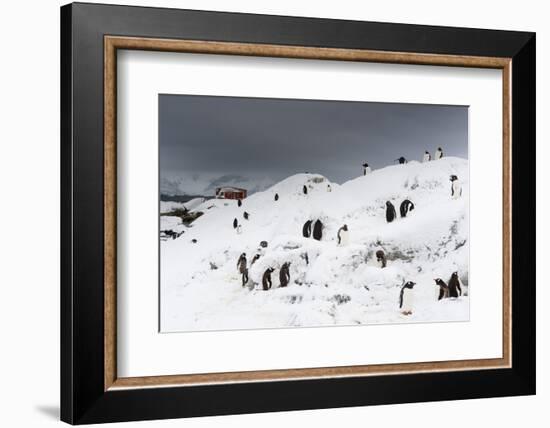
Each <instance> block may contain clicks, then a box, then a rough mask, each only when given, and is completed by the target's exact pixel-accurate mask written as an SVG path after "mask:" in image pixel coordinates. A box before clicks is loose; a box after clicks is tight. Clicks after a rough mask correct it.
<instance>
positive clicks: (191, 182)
mask: <svg viewBox="0 0 550 428" xmlns="http://www.w3.org/2000/svg"><path fill="white" fill-rule="evenodd" d="M274 183H275V182H274V181H273V180H272V179H270V178H267V177H264V178H260V179H257V178H250V177H244V176H241V175H237V174H227V175H221V176H219V175H200V174H194V175H190V176H185V177H184V176H171V177H161V179H160V193H161V195H162V197H164V198H168V197H178V198H183V197H185V198H187V200H189V199H192V198H195V197H197V196H202V197H212V196H214V195H215V192H216V188H217V187H223V186H228V187H240V188H243V189H246V190H247V191H248V194H249V195H251V194H253V193H256V192H260V191H263V190H265V189H267V188H269V187H270V186H272V185H273V184H274ZM162 197H161V199H162V200H175V199H163V198H162ZM178 202H186V201H184V200H178Z"/></svg>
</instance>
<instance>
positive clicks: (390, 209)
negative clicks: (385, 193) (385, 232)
mask: <svg viewBox="0 0 550 428" xmlns="http://www.w3.org/2000/svg"><path fill="white" fill-rule="evenodd" d="M395 217H397V214H396V213H395V207H394V206H393V204H392V203H391V202H390V201H386V221H387V222H388V223H391V222H392V221H394V220H395Z"/></svg>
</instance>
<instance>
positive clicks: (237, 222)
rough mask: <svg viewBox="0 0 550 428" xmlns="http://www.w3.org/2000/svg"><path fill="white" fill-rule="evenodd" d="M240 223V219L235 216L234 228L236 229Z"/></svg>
mask: <svg viewBox="0 0 550 428" xmlns="http://www.w3.org/2000/svg"><path fill="white" fill-rule="evenodd" d="M238 225H239V221H238V220H237V219H236V218H235V219H234V220H233V229H236V228H237V226H238Z"/></svg>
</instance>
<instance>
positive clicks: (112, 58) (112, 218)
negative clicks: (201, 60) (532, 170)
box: [104, 36, 512, 391]
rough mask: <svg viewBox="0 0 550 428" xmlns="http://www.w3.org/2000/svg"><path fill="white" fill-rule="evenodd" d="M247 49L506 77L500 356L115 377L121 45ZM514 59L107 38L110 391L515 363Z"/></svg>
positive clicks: (106, 270)
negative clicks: (457, 69)
mask: <svg viewBox="0 0 550 428" xmlns="http://www.w3.org/2000/svg"><path fill="white" fill-rule="evenodd" d="M118 49H132V50H148V51H170V52H182V53H201V54H223V55H245V56H264V57H283V58H300V59H323V60H337V61H363V62H380V63H397V64H420V65H440V66H456V67H477V68H493V69H501V70H502V81H503V88H502V90H503V115H502V117H503V122H502V125H503V136H502V137H503V141H502V144H503V218H502V220H503V255H502V256H503V311H502V313H503V324H502V334H503V342H502V343H503V349H502V358H495V359H476V360H460V361H438V362H422V363H406V364H382V365H359V366H345V367H323V368H306V369H283V370H263V371H246V372H230V373H204V374H190V375H172V376H149V377H131V378H119V377H117V367H116V360H117V358H116V355H117V350H116V343H117V333H116V331H117V321H116V298H117V296H116V294H117V293H116V271H117V265H116V251H117V246H116V236H117V234H116V224H117V219H116V212H117V211H116V189H117V181H116V180H117V178H116V177H117V171H116V164H117V161H116V153H117V150H116V129H117V126H116V123H117V122H116V121H117V118H116V87H117V83H116V82H117V71H116V70H117V50H118ZM511 82H512V61H511V59H510V58H500V57H479V56H459V55H438V54H419V53H406V52H386V51H370V50H360V49H334V48H317V47H301V46H285V45H266V44H252V43H231V42H212V41H196V40H171V39H154V38H135V37H119V36H105V37H104V390H105V391H107V390H111V389H121V388H143V387H163V386H174V385H179V386H194V385H205V384H220V383H239V382H260V381H271V380H279V381H280V380H298V379H310V378H338V377H361V376H371V375H382V374H384V375H395V374H408V373H420V372H445V371H464V370H472V369H475V370H481V369H497V368H510V367H511V366H512V364H511V363H512V351H511V349H512V318H511V317H512V310H511V308H512V301H511V295H512V290H511V287H512V285H511V284H512V203H511V200H512V199H511V198H512V164H511V159H512V157H511V156H512V155H511V151H512V142H511V138H512V137H511V136H512V133H511V132H512V130H511V123H512V121H511V115H512V99H511V97H512V87H511Z"/></svg>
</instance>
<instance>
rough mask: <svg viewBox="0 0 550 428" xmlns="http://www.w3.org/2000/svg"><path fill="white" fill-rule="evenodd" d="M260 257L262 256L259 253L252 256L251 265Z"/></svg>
mask: <svg viewBox="0 0 550 428" xmlns="http://www.w3.org/2000/svg"><path fill="white" fill-rule="evenodd" d="M259 258H260V255H259V254H254V257H252V261H251V262H250V266H252V265H253V264H254V263H256V262H257V261H258V259H259Z"/></svg>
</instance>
